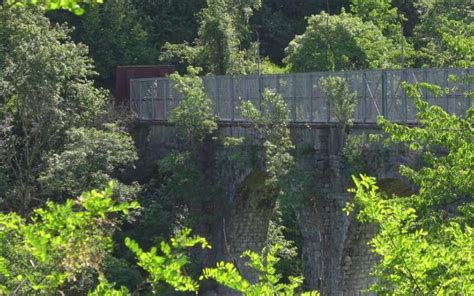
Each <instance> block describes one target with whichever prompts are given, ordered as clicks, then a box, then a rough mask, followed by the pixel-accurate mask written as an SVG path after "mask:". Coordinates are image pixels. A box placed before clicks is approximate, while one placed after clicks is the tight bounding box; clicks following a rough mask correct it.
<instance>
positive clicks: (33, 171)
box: [0, 8, 106, 210]
mask: <svg viewBox="0 0 474 296" xmlns="http://www.w3.org/2000/svg"><path fill="white" fill-rule="evenodd" d="M0 24H1V25H0V43H1V44H2V45H1V47H0V68H1V69H2V70H1V71H0V81H1V83H0V120H1V121H0V125H1V126H2V129H1V135H0V137H1V139H2V140H1V141H0V146H1V147H0V158H1V159H2V161H1V163H2V167H3V169H4V172H5V174H6V176H7V182H6V183H7V184H8V186H7V187H8V188H3V190H2V195H3V197H4V199H5V200H6V201H7V203H8V204H9V206H11V207H12V208H16V209H21V210H28V209H29V208H30V205H31V202H32V200H33V198H34V197H35V196H37V194H36V193H37V192H38V190H39V188H38V187H37V182H36V178H37V177H38V176H39V174H40V172H41V171H42V170H43V167H44V164H45V162H44V160H45V157H46V156H47V155H48V154H49V153H53V152H55V151H61V149H62V143H63V138H64V135H65V132H66V131H67V130H68V129H69V128H71V127H73V126H86V125H92V124H93V123H94V121H95V120H96V118H97V117H98V116H100V114H102V113H103V110H104V107H105V103H106V93H105V92H103V91H101V90H98V89H96V88H94V87H93V84H92V81H91V80H89V79H88V78H89V77H90V76H91V75H93V73H94V72H93V71H92V63H91V60H90V58H88V57H87V55H86V53H87V48H85V47H84V46H82V45H78V44H75V43H74V42H72V41H71V40H70V39H69V37H68V36H67V32H68V31H67V29H66V28H65V27H61V26H53V25H51V24H50V23H49V21H48V20H47V19H46V18H45V17H44V16H42V15H41V14H39V13H38V12H37V11H36V10H35V9H32V8H19V9H14V10H10V9H6V8H0Z"/></svg>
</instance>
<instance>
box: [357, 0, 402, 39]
mask: <svg viewBox="0 0 474 296" xmlns="http://www.w3.org/2000/svg"><path fill="white" fill-rule="evenodd" d="M351 12H352V13H354V14H356V15H357V16H359V17H360V18H362V20H363V21H364V22H372V23H374V24H375V25H376V26H377V27H378V28H380V29H381V30H382V33H383V34H384V35H385V36H388V37H390V38H394V39H395V38H397V37H399V36H400V22H401V19H400V18H401V17H400V16H399V15H398V10H397V8H396V7H393V6H392V0H365V1H363V0H351Z"/></svg>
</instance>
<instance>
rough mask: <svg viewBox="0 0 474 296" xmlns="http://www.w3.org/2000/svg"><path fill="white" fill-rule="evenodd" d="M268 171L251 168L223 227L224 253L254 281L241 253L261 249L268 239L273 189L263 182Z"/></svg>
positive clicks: (273, 199)
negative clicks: (253, 170) (254, 170)
mask: <svg viewBox="0 0 474 296" xmlns="http://www.w3.org/2000/svg"><path fill="white" fill-rule="evenodd" d="M266 179H267V175H266V174H265V173H263V172H253V173H251V174H250V175H248V176H247V177H246V178H245V179H244V180H243V182H242V183H240V185H239V186H238V188H237V190H236V193H235V198H234V200H233V203H232V207H231V209H230V215H229V219H228V221H227V222H226V223H225V225H224V229H225V235H224V240H225V242H224V243H225V246H224V248H225V250H224V252H225V253H226V254H225V255H226V256H225V257H227V258H228V259H230V260H231V261H233V262H234V264H236V265H237V268H238V269H239V270H240V271H241V272H242V273H243V274H244V276H245V277H246V278H247V279H248V280H250V281H257V279H258V278H257V276H258V275H257V273H255V272H254V271H253V270H251V269H250V268H248V267H247V266H246V265H245V262H246V260H244V259H242V258H240V255H241V254H242V253H243V252H244V251H246V250H252V251H256V252H260V251H261V250H262V249H263V247H264V246H265V243H266V241H267V234H268V226H269V223H270V219H271V217H272V214H273V211H274V208H275V201H276V193H275V192H272V191H271V190H269V189H268V186H266V184H265V181H266Z"/></svg>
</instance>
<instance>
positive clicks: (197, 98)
mask: <svg viewBox="0 0 474 296" xmlns="http://www.w3.org/2000/svg"><path fill="white" fill-rule="evenodd" d="M198 73H199V68H193V67H188V74H187V75H184V76H181V75H179V74H177V73H174V74H171V76H170V77H171V79H172V80H173V83H174V84H173V87H174V88H175V89H176V91H178V92H180V93H181V94H182V95H183V100H182V101H181V102H180V103H179V105H178V106H177V107H176V108H175V109H173V111H172V112H171V115H170V122H172V123H174V124H176V128H177V130H178V133H179V134H180V136H181V138H183V139H186V140H188V141H190V142H191V144H192V143H202V141H203V140H204V138H205V137H206V136H207V135H209V134H212V133H213V132H214V131H215V130H216V129H217V118H216V116H215V115H214V107H213V103H212V101H211V99H210V98H209V97H208V96H207V94H206V90H205V88H204V82H203V80H202V79H201V78H200V77H199V76H198Z"/></svg>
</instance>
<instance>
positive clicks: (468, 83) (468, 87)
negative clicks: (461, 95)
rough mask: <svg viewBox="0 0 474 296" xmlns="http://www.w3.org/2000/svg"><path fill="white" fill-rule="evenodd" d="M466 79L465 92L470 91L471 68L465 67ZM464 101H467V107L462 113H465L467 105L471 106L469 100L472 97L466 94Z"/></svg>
mask: <svg viewBox="0 0 474 296" xmlns="http://www.w3.org/2000/svg"><path fill="white" fill-rule="evenodd" d="M465 77H466V79H467V91H466V92H467V93H470V92H471V69H469V68H468V69H467V70H466V75H465ZM466 101H467V107H466V109H465V110H463V113H465V112H466V111H467V110H468V109H469V107H471V101H472V98H469V97H468V96H466Z"/></svg>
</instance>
